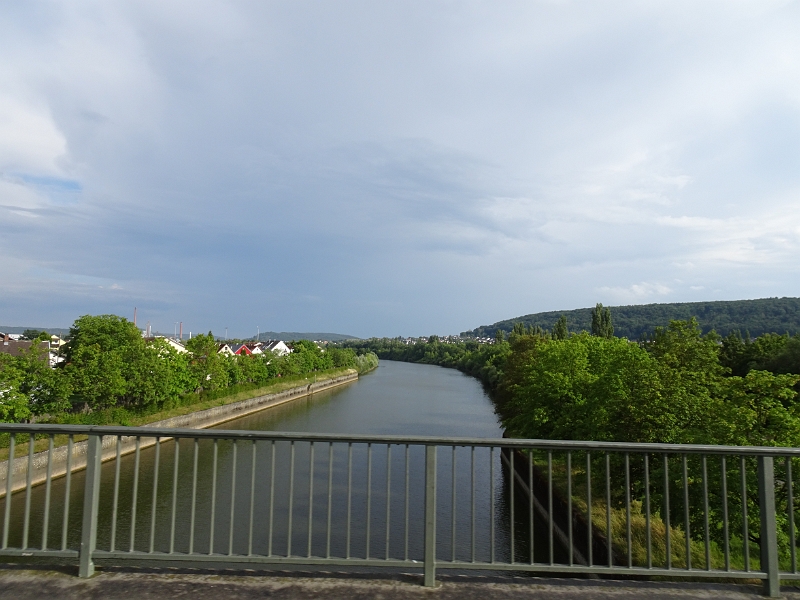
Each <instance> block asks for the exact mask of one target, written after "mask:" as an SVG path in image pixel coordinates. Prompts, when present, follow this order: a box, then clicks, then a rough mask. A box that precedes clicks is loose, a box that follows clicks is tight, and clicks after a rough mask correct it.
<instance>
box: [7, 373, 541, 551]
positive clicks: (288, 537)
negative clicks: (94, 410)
mask: <svg viewBox="0 0 800 600" xmlns="http://www.w3.org/2000/svg"><path fill="white" fill-rule="evenodd" d="M219 428H220V429H225V430H260V431H293V432H318V433H335V434H374V435H381V434H398V435H404V434H405V435H432V436H457V437H475V438H500V437H501V436H502V429H501V427H500V425H499V423H498V419H497V417H496V415H495V413H494V410H493V405H492V403H491V401H490V399H489V397H488V396H487V394H486V392H485V391H484V389H483V388H482V386H481V385H480V383H479V382H478V381H477V380H475V379H473V378H471V377H468V376H466V375H464V374H462V373H460V372H459V371H456V370H454V369H445V368H441V367H437V366H430V365H419V364H409V363H402V362H394V361H382V362H381V364H380V366H379V367H378V369H376V370H375V371H373V372H372V373H369V374H367V375H365V376H362V377H361V378H360V379H359V381H358V382H355V383H352V384H348V385H345V386H342V387H339V388H335V389H333V390H328V391H325V392H321V393H318V394H315V395H313V396H311V397H308V398H302V399H298V400H295V401H293V402H290V403H287V404H284V405H281V406H278V407H274V408H270V409H267V410H264V411H262V412H259V413H255V414H252V415H249V416H246V417H243V418H240V419H237V420H233V421H229V422H227V423H225V424H223V425H222V426H220V427H219ZM214 446H215V443H214V442H212V441H211V440H203V441H201V442H200V443H199V444H198V446H197V450H196V452H197V480H196V489H194V490H193V464H192V463H193V453H194V452H195V448H194V443H193V441H192V440H183V441H182V442H180V447H179V448H178V450H179V455H178V457H177V460H176V457H175V452H176V444H175V443H174V442H163V443H161V444H160V448H159V450H158V452H156V451H155V450H154V449H153V448H150V449H145V450H142V451H141V455H140V457H139V463H138V473H139V475H138V477H136V476H135V473H136V459H135V457H134V455H128V456H125V457H123V458H122V460H121V462H120V474H119V487H118V493H117V507H116V510H114V487H115V486H114V480H115V475H116V474H115V462H114V461H111V462H109V463H105V464H104V465H103V468H102V474H101V494H100V517H99V531H98V549H102V550H108V549H111V548H115V549H117V550H123V551H127V550H130V549H135V550H139V551H152V550H155V551H156V552H161V551H164V552H166V551H169V550H170V549H173V550H174V551H176V552H186V551H187V550H189V549H190V547H191V549H192V550H193V551H195V552H204V553H205V552H210V551H212V550H213V552H214V553H221V554H226V553H233V554H247V553H249V552H251V551H252V552H253V553H255V554H265V555H269V554H273V555H278V556H290V555H291V556H307V555H310V556H328V555H330V556H354V557H370V558H372V557H378V558H386V557H388V558H406V557H409V558H412V559H415V560H421V558H422V542H423V536H422V531H423V502H424V449H423V448H422V447H414V446H412V447H411V448H406V447H405V446H403V445H392V446H386V445H382V444H381V445H374V446H372V447H368V446H367V445H366V444H353V445H348V444H338V443H337V444H328V443H316V444H313V445H311V444H308V443H305V442H297V443H295V444H289V443H288V442H275V443H271V442H269V441H263V442H259V443H258V444H257V445H254V444H253V443H252V442H250V441H240V442H238V443H237V444H235V445H234V444H233V443H232V442H230V441H223V440H220V441H219V442H218V443H216V449H215V448H214ZM156 464H157V465H158V466H157V467H156ZM175 465H177V468H176V466H175ZM83 477H84V474H83V472H80V473H75V474H73V475H72V477H71V490H70V492H69V494H67V491H66V489H65V484H66V479H65V478H61V479H59V480H55V481H53V483H52V489H51V492H50V498H49V504H50V510H49V514H50V517H49V521H48V531H47V534H46V542H47V545H48V547H50V548H53V547H56V548H57V547H60V546H61V545H62V542H64V541H65V542H66V547H68V548H77V547H78V546H79V542H80V540H79V537H80V535H79V532H80V522H81V511H82V489H83ZM437 477H438V480H439V487H438V489H439V492H438V499H437V519H438V527H437V555H438V556H439V557H440V558H442V559H445V560H447V559H451V558H453V557H455V558H457V559H460V560H473V559H474V560H479V561H483V560H491V559H493V558H494V559H496V560H507V559H508V546H509V543H508V542H509V539H510V536H509V531H510V526H509V523H510V520H509V514H508V513H509V510H508V504H509V503H508V490H507V488H508V486H507V484H506V480H507V471H505V470H504V469H503V468H501V465H500V456H499V452H490V451H489V449H488V448H479V449H477V450H475V451H472V450H470V449H469V448H456V449H455V450H451V449H450V448H446V447H442V448H440V449H439V453H438V470H437ZM367 491H369V493H367ZM67 498H68V499H69V506H68V511H67V517H66V520H67V522H68V523H69V526H68V527H67V528H66V532H67V533H66V536H65V537H64V538H63V539H62V522H63V519H64V514H65V499H67ZM193 498H195V500H192V499H193ZM46 502H47V499H46V498H45V489H44V486H38V487H36V488H35V489H34V493H33V494H32V495H31V500H30V504H31V506H30V511H31V524H30V530H29V539H30V540H31V541H30V543H29V546H30V547H41V546H42V543H41V542H42V540H43V534H44V528H43V525H44V512H45V503H46ZM24 504H25V497H24V493H17V494H14V495H13V497H12V506H11V515H12V528H11V530H10V536H9V545H10V546H12V547H14V546H16V547H20V546H21V536H22V520H23V519H22V516H23V511H24ZM454 507H455V510H453V508H454ZM3 509H4V501H2V500H0V510H3ZM520 512H521V511H520ZM0 514H1V513H0ZM173 515H174V516H173ZM173 519H174V521H173ZM515 520H516V521H519V517H518V518H517V519H515ZM251 522H252V524H253V525H252V530H251V527H250V524H251ZM173 523H174V525H173ZM192 523H193V525H194V526H193V527H191V524H192ZM526 530H527V524H526V523H524V522H517V533H516V534H515V535H514V538H515V539H516V548H517V552H518V556H519V557H520V558H522V557H524V556H525V555H526V553H527V552H529V549H528V542H527V540H526V539H525V536H524V535H521V533H520V532H522V531H526ZM493 548H494V550H493ZM536 552H537V557H538V554H539V552H540V550H539V549H538V548H537V550H536ZM520 555H521V556H520ZM537 560H538V558H537Z"/></svg>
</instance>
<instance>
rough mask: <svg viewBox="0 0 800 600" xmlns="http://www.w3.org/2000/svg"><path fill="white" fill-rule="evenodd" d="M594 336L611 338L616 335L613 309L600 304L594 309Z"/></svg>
mask: <svg viewBox="0 0 800 600" xmlns="http://www.w3.org/2000/svg"><path fill="white" fill-rule="evenodd" d="M592 335H594V336H597V337H602V338H610V337H612V336H613V335H614V325H613V324H612V322H611V309H609V308H608V307H607V306H606V307H604V306H603V305H602V303H600V302H598V303H597V306H595V307H594V308H593V309H592Z"/></svg>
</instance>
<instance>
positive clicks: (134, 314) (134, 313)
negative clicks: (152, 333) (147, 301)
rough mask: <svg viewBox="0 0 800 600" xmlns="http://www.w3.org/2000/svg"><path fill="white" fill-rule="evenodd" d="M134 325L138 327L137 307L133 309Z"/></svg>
mask: <svg viewBox="0 0 800 600" xmlns="http://www.w3.org/2000/svg"><path fill="white" fill-rule="evenodd" d="M133 324H134V325H136V307H135V306H134V307H133Z"/></svg>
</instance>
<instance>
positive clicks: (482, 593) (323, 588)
mask: <svg viewBox="0 0 800 600" xmlns="http://www.w3.org/2000/svg"><path fill="white" fill-rule="evenodd" d="M374 577H375V576H374V575H369V574H353V573H310V572H308V571H297V572H289V571H274V572H269V573H263V572H259V573H257V572H250V571H227V572H225V571H223V572H219V571H215V572H211V571H194V572H190V571H171V570H160V571H148V570H120V569H108V570H104V571H100V572H99V573H98V575H96V576H95V577H93V578H91V579H79V578H77V577H75V573H73V572H71V571H69V570H64V571H52V570H31V569H21V568H17V567H6V568H3V567H0V599H5V598H9V599H11V598H13V599H14V600H28V599H30V600H41V599H42V598H61V599H64V600H73V599H74V600H86V599H87V598H110V599H114V598H124V599H125V600H137V599H139V598H174V599H178V598H190V599H191V600H220V598H226V599H227V598H235V599H247V600H249V599H256V598H259V599H262V598H270V599H275V600H282V599H287V600H288V599H292V600H294V599H304V598H326V599H333V600H338V599H341V600H361V599H364V600H367V599H370V600H372V599H373V598H381V599H382V600H413V599H417V598H425V599H427V598H435V599H437V600H472V599H475V600H494V599H495V598H496V599H498V600H499V599H501V598H502V599H503V600H515V599H523V598H525V599H528V598H547V599H551V598H552V599H555V600H573V599H575V600H578V599H580V600H595V599H597V600H599V599H614V598H631V599H632V598H644V597H646V598H648V600H666V599H673V598H674V599H688V598H709V599H716V598H719V599H723V598H724V599H726V600H744V599H751V598H752V599H755V598H763V596H762V595H761V593H760V592H761V586H760V585H743V584H720V583H693V582H684V581H681V582H676V583H668V582H634V581H612V580H580V579H545V578H522V577H496V576H492V577H461V576H447V575H442V576H440V578H439V584H440V585H439V586H438V587H437V588H436V589H431V588H425V587H423V586H421V585H419V583H420V577H419V576H418V575H404V574H398V575H395V576H391V577H384V578H380V579H376V578H374ZM781 592H782V595H783V597H785V598H790V599H798V600H800V588H790V587H784V588H782V590H781Z"/></svg>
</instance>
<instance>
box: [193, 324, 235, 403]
mask: <svg viewBox="0 0 800 600" xmlns="http://www.w3.org/2000/svg"><path fill="white" fill-rule="evenodd" d="M218 348H219V344H218V343H217V340H215V339H214V335H213V334H212V333H211V332H210V331H209V332H208V333H207V334H202V333H201V334H199V335H196V336H194V337H193V338H192V339H191V340H189V341H188V342H187V343H186V349H187V350H188V351H189V372H190V373H191V375H192V380H193V383H194V386H195V389H196V390H197V391H200V390H217V389H220V388H224V387H227V386H228V370H227V368H226V361H225V358H224V357H223V356H222V355H220V354H219V353H218Z"/></svg>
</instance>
